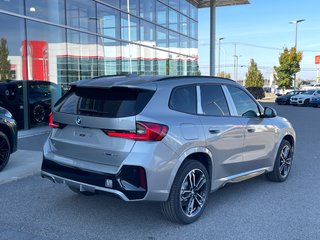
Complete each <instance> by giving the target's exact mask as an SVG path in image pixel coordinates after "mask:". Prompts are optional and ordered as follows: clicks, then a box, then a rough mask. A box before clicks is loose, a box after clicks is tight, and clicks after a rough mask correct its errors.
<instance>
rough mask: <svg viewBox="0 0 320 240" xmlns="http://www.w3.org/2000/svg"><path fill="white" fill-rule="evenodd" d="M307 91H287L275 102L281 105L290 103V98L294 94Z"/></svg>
mask: <svg viewBox="0 0 320 240" xmlns="http://www.w3.org/2000/svg"><path fill="white" fill-rule="evenodd" d="M305 92H306V91H303V90H297V91H291V92H288V93H286V94H285V95H283V96H278V97H277V98H276V100H275V102H276V103H277V104H279V105H281V104H286V105H288V104H290V98H291V97H292V96H294V95H297V94H303V93H305Z"/></svg>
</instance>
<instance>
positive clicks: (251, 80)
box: [245, 59, 264, 87]
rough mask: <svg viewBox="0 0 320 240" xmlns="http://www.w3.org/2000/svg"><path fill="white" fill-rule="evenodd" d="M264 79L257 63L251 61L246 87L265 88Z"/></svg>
mask: <svg viewBox="0 0 320 240" xmlns="http://www.w3.org/2000/svg"><path fill="white" fill-rule="evenodd" d="M263 84H264V79H263V76H262V73H261V72H260V70H259V69H258V65H257V63H256V62H255V61H254V60H253V59H251V60H250V65H249V69H248V72H247V73H246V81H245V86H246V87H263Z"/></svg>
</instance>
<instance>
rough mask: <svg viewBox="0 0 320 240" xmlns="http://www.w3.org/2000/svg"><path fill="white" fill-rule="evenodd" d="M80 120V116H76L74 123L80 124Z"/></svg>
mask: <svg viewBox="0 0 320 240" xmlns="http://www.w3.org/2000/svg"><path fill="white" fill-rule="evenodd" d="M81 122H82V120H81V118H80V117H77V119H76V124H78V125H80V124H81Z"/></svg>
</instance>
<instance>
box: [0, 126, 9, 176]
mask: <svg viewBox="0 0 320 240" xmlns="http://www.w3.org/2000/svg"><path fill="white" fill-rule="evenodd" d="M10 153H11V146H10V142H9V139H8V137H7V136H6V135H5V134H4V133H3V132H1V131H0V171H2V170H3V169H4V167H5V166H6V165H7V164H8V161H9V158H10Z"/></svg>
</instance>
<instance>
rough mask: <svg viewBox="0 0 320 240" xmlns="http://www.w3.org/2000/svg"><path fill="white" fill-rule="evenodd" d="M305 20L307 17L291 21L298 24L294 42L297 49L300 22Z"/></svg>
mask: <svg viewBox="0 0 320 240" xmlns="http://www.w3.org/2000/svg"><path fill="white" fill-rule="evenodd" d="M304 21H305V19H299V20H296V21H291V22H289V23H290V24H295V25H296V37H295V42H294V47H295V48H296V50H297V47H298V23H300V22H304Z"/></svg>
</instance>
